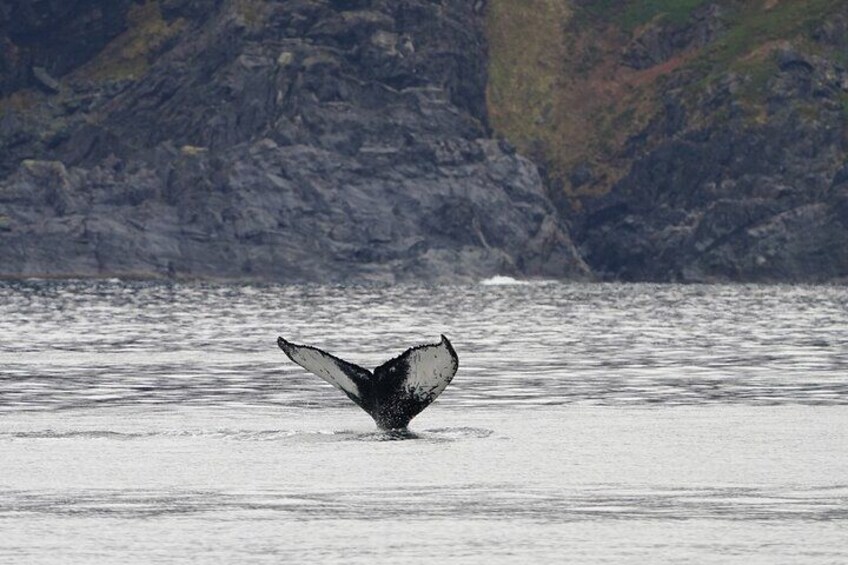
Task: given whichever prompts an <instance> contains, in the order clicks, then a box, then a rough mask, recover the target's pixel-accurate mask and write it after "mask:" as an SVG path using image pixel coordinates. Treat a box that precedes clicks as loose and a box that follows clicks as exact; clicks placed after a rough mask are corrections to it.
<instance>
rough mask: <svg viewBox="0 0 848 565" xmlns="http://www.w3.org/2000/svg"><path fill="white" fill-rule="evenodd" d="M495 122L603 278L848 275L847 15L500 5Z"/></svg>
mask: <svg viewBox="0 0 848 565" xmlns="http://www.w3.org/2000/svg"><path fill="white" fill-rule="evenodd" d="M487 29H488V35H489V39H490V43H491V53H490V60H489V61H490V75H491V81H490V84H489V90H488V105H489V113H490V116H491V122H492V125H493V127H494V128H495V129H496V130H497V131H498V132H500V133H501V134H503V135H505V136H507V137H508V138H509V139H510V140H511V141H513V142H514V143H515V144H516V145H517V146H518V148H519V149H520V150H521V151H523V152H525V153H526V154H527V155H530V156H531V157H532V158H533V159H534V160H536V161H537V162H538V163H540V164H541V165H542V166H543V169H544V173H545V176H546V178H547V181H548V185H549V187H550V191H551V196H552V197H553V198H554V199H555V200H556V201H557V202H558V205H559V208H560V210H561V213H562V214H563V216H564V217H566V218H569V219H570V221H571V222H572V225H573V234H572V235H573V237H574V238H575V240H576V241H577V243H578V245H579V247H580V250H581V253H582V254H583V256H584V258H585V259H586V261H587V263H588V264H589V265H590V267H591V268H592V269H593V270H594V271H595V272H596V273H597V274H598V275H599V276H601V277H603V278H609V279H623V280H651V281H808V282H816V281H832V280H848V3H845V2H844V1H843V0H757V1H740V0H715V1H704V0H651V1H647V0H603V1H596V0H593V1H589V0H585V1H584V0H571V1H558V0H527V1H526V2H521V3H517V2H512V1H511V0H492V2H491V6H490V10H489V15H488V22H487Z"/></svg>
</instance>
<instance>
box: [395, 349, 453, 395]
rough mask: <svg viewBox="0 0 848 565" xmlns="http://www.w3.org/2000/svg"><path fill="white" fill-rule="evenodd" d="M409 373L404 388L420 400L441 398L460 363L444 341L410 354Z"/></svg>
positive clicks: (412, 351) (414, 350)
mask: <svg viewBox="0 0 848 565" xmlns="http://www.w3.org/2000/svg"><path fill="white" fill-rule="evenodd" d="M407 362H408V363H409V373H408V374H407V377H406V381H405V382H404V386H405V387H406V389H407V390H408V391H409V393H410V394H411V395H413V396H415V397H416V398H418V399H419V400H422V401H424V400H426V399H428V398H430V399H433V398H435V397H437V396H439V395H440V394H441V393H442V391H443V390H445V388H447V386H448V384H450V382H451V380H452V379H453V376H454V375H455V374H456V370H457V368H458V363H457V361H456V358H455V357H454V356H453V355H451V352H450V349H448V346H447V344H446V343H445V342H444V341H443V342H442V343H439V344H438V345H425V346H423V347H418V348H415V349H413V350H411V351H410V352H409V357H408V360H407Z"/></svg>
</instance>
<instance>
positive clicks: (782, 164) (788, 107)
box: [576, 49, 848, 281]
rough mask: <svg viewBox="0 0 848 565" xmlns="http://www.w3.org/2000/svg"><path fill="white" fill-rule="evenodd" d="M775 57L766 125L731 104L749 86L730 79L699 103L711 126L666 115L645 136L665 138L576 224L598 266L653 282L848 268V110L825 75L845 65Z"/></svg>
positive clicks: (789, 53)
mask: <svg viewBox="0 0 848 565" xmlns="http://www.w3.org/2000/svg"><path fill="white" fill-rule="evenodd" d="M777 62H778V65H777V67H778V68H776V69H775V75H774V77H772V78H771V79H770V80H769V81H768V83H767V88H768V92H767V99H768V101H769V107H768V111H769V115H768V120H767V121H765V122H762V123H752V120H751V118H750V115H749V114H747V113H746V112H744V111H740V112H737V113H734V112H733V111H732V110H733V108H734V107H735V106H736V104H737V102H736V101H737V97H738V94H737V93H738V92H739V91H743V90H742V89H741V87H739V85H738V84H739V79H738V77H735V76H728V77H726V78H725V79H723V80H720V81H717V85H716V86H715V87H714V88H713V89H708V90H707V91H706V92H705V95H704V97H703V98H702V100H700V101H699V102H700V104H698V105H693V104H692V103H691V101H690V103H689V106H690V107H695V108H697V109H698V111H699V112H702V117H701V118H700V120H699V121H700V122H701V123H703V124H707V125H705V126H704V127H702V128H701V129H698V130H689V131H686V130H685V129H680V128H677V127H673V128H669V127H666V126H664V125H662V122H663V121H664V120H668V117H667V116H666V117H663V118H662V119H661V120H659V121H658V122H656V123H652V124H650V125H649V126H648V128H647V129H646V131H645V132H644V136H645V137H646V138H651V139H664V141H663V142H661V143H659V144H658V145H656V147H655V148H654V149H652V150H650V151H649V152H648V153H647V154H642V155H634V156H633V158H634V162H633V165H632V168H631V169H630V171H629V173H628V174H627V175H625V177H624V178H623V179H621V181H619V182H618V183H617V184H616V185H615V186H614V188H613V190H612V191H611V193H610V194H608V195H606V196H604V197H602V198H600V199H597V200H595V201H587V207H586V210H585V211H584V212H583V213H582V214H581V215H580V216H579V220H578V221H577V222H576V239H577V241H578V242H579V245H580V248H581V250H583V252H584V257H585V259H586V260H587V262H588V263H589V265H590V267H591V268H592V269H593V270H595V271H596V272H597V273H598V274H600V275H601V276H604V277H607V278H612V279H625V280H655V281H659V280H680V281H738V280H750V281H824V280H834V279H840V280H842V279H845V277H847V276H848V251H847V250H848V230H846V225H845V220H844V218H845V200H844V195H845V190H844V187H845V186H846V179H848V173H846V172H845V157H844V151H843V139H844V138H843V128H844V127H845V121H846V117H845V115H844V113H843V110H842V107H841V105H839V104H831V103H829V99H830V98H831V97H834V98H835V97H836V94H835V92H836V91H835V90H834V88H835V87H833V86H832V85H831V86H828V79H827V77H833V76H836V75H837V74H838V65H837V64H835V63H834V62H831V61H828V60H826V59H823V58H820V57H812V56H808V55H805V54H803V53H801V52H798V51H795V50H792V49H784V50H782V51H781V52H780V53H779V54H778V55H777ZM831 82H832V81H831ZM816 85H819V86H818V87H817V86H816ZM817 88H820V89H821V90H822V92H823V94H816V89H817ZM801 104H805V105H806V106H801ZM667 107H668V104H667ZM799 108H804V111H799ZM704 115H706V116H707V118H704V117H703V116H704ZM713 116H721V117H722V118H721V119H714V118H713Z"/></svg>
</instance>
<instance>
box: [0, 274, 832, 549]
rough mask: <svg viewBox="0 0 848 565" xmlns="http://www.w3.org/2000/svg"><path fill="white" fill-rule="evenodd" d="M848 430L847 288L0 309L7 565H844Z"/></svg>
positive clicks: (514, 288)
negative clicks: (357, 401) (443, 359)
mask: <svg viewBox="0 0 848 565" xmlns="http://www.w3.org/2000/svg"><path fill="white" fill-rule="evenodd" d="M441 333H444V334H446V335H447V336H448V337H450V338H451V341H452V342H453V344H454V346H455V348H456V349H457V352H458V353H459V356H460V370H459V373H458V374H457V377H456V379H455V380H454V382H453V384H452V385H451V386H450V387H449V388H448V389H447V390H446V391H445V393H444V394H443V395H442V397H441V398H439V400H438V401H437V402H436V403H435V404H434V405H433V406H432V407H430V408H428V409H427V410H426V411H425V412H423V413H422V414H421V415H420V416H419V417H418V418H416V419H415V420H413V422H412V425H411V426H410V431H409V433H405V434H400V433H385V432H379V431H377V430H376V428H375V426H374V424H373V422H372V421H371V420H370V418H369V417H368V416H367V415H366V414H365V413H364V412H361V411H360V410H359V409H358V408H356V407H355V406H353V404H351V403H350V401H349V400H347V398H345V397H344V396H343V395H341V394H340V393H339V392H338V391H336V390H335V389H333V388H332V387H330V386H329V385H327V384H325V383H324V382H323V381H320V380H319V379H318V378H317V377H313V376H311V375H308V374H306V373H305V372H304V371H303V370H302V369H300V368H299V367H297V366H295V365H292V364H291V363H290V362H288V360H287V359H286V358H285V356H284V355H283V354H282V352H280V351H279V350H278V349H277V347H276V344H275V341H276V337H277V335H283V336H285V337H287V338H288V339H291V340H293V341H295V342H298V343H307V344H312V345H316V346H319V347H322V348H323V349H326V350H329V351H331V352H333V353H335V354H337V355H339V356H341V357H343V358H345V359H348V360H350V361H352V362H355V363H358V364H361V365H364V366H367V367H374V366H375V365H377V364H379V363H381V362H383V361H385V360H387V359H388V358H389V357H392V356H394V355H397V354H398V353H400V352H401V351H402V350H403V349H405V348H406V347H408V346H411V345H414V344H419V343H427V342H436V341H438V338H439V334H441ZM846 430H848V289H846V288H844V287H780V286H769V287H760V286H685V287H684V286H651V285H630V286H619V285H574V284H558V283H539V284H529V285H473V286H463V287H433V288H424V287H421V288H418V287H386V288H374V287H358V288H344V287H318V286H298V287H292V286H243V285H203V284H184V285H182V284H181V285H168V284H149V283H118V282H21V283H0V532H2V536H0V563H74V562H80V563H178V562H221V563H265V562H268V563H279V562H322V563H374V562H390V563H416V562H420V563H424V562H427V563H434V562H440V563H441V562H454V563H467V562H486V563H498V562H516V563H518V562H521V563H523V562H562V561H569V562H575V563H618V562H637V563H682V562H691V563H727V562H743V561H744V562H746V563H846V562H848V431H846Z"/></svg>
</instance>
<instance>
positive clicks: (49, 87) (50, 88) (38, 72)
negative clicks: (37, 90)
mask: <svg viewBox="0 0 848 565" xmlns="http://www.w3.org/2000/svg"><path fill="white" fill-rule="evenodd" d="M32 76H33V78H34V79H35V81H36V82H37V83H38V86H40V87H41V88H43V89H44V90H45V91H46V92H48V93H50V94H56V93H57V92H59V91H60V90H61V89H62V86H61V85H60V84H59V81H58V80H56V79H55V78H53V77H51V76H50V75H49V74H48V73H47V70H46V69H44V67H33V68H32Z"/></svg>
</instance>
